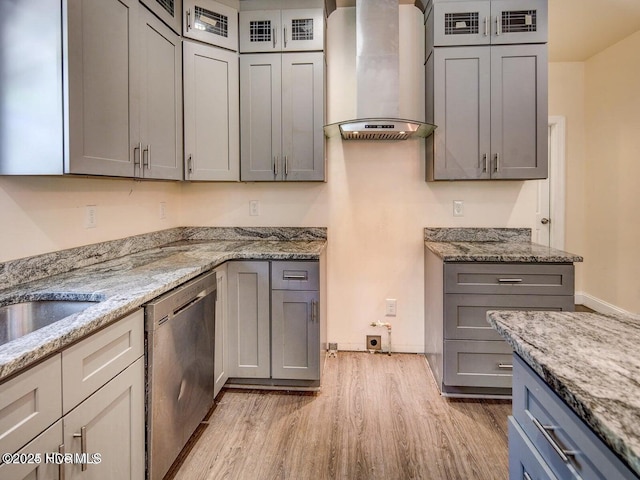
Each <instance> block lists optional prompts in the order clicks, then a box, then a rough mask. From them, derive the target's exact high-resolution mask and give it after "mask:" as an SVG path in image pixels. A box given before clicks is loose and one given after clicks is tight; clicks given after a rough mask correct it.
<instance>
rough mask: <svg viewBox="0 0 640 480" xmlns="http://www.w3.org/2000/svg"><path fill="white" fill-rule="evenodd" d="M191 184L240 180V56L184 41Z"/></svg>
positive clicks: (188, 177)
mask: <svg viewBox="0 0 640 480" xmlns="http://www.w3.org/2000/svg"><path fill="white" fill-rule="evenodd" d="M183 47H184V135H185V137H184V158H185V179H186V180H210V181H212V180H218V181H238V180H239V179H240V132H239V123H240V119H239V116H240V105H239V102H240V100H239V92H238V82H239V78H238V55H237V54H236V53H235V52H230V51H228V50H223V49H221V48H217V47H212V46H209V45H203V44H199V43H195V42H191V41H184V42H183Z"/></svg>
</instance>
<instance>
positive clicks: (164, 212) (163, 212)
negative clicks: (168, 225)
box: [160, 202, 167, 220]
mask: <svg viewBox="0 0 640 480" xmlns="http://www.w3.org/2000/svg"><path fill="white" fill-rule="evenodd" d="M165 218H167V202H160V219H161V220H164V219H165Z"/></svg>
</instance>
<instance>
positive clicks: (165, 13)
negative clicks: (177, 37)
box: [140, 0, 182, 34]
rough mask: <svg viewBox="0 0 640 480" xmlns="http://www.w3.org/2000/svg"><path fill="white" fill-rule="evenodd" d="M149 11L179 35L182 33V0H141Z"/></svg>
mask: <svg viewBox="0 0 640 480" xmlns="http://www.w3.org/2000/svg"><path fill="white" fill-rule="evenodd" d="M140 1H141V2H142V3H144V4H145V5H146V6H147V8H149V10H151V11H152V12H153V13H155V14H156V16H158V18H160V19H161V20H162V21H163V22H164V23H166V24H167V25H169V26H170V27H171V28H172V29H173V31H174V32H176V33H177V34H180V33H182V32H181V24H182V0H140Z"/></svg>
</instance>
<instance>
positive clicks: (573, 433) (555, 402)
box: [513, 355, 638, 480]
mask: <svg viewBox="0 0 640 480" xmlns="http://www.w3.org/2000/svg"><path fill="white" fill-rule="evenodd" d="M513 364H514V371H513V375H514V378H513V416H514V417H515V419H516V420H517V422H518V424H519V425H520V426H521V427H522V430H523V431H524V432H525V434H526V435H527V437H528V438H529V440H530V441H531V443H532V444H533V445H534V447H535V448H536V450H537V451H538V452H539V453H540V455H541V456H542V457H543V458H544V459H545V461H546V463H547V464H548V465H549V466H550V467H551V469H552V470H553V472H554V473H555V474H556V476H558V477H559V478H585V479H586V478H594V479H602V480H606V479H611V478H621V479H623V478H624V479H627V478H628V479H634V478H638V477H636V476H635V475H634V474H633V473H632V472H631V471H630V470H629V469H628V468H627V467H626V466H625V465H624V464H623V463H622V462H621V461H620V460H619V459H618V458H617V457H616V456H615V455H614V454H613V453H612V452H611V450H609V448H608V447H607V446H606V445H605V444H604V443H603V442H602V441H601V440H600V439H599V438H598V437H597V436H596V435H595V434H594V433H593V431H592V430H591V429H590V428H589V427H588V426H587V425H586V424H585V423H584V422H583V421H582V420H581V419H580V418H578V416H577V415H576V414H575V413H573V411H571V410H570V409H569V407H568V406H567V405H566V404H565V403H564V402H563V401H562V399H560V397H558V396H557V395H556V394H555V393H554V392H553V391H552V390H551V389H550V388H549V386H548V385H546V383H544V381H543V380H542V379H540V377H538V375H537V374H536V373H535V372H533V370H531V368H529V366H527V365H526V364H525V363H524V361H523V360H522V359H521V358H520V357H518V356H517V355H514V359H513ZM544 427H547V428H544ZM560 451H572V452H574V453H573V455H571V454H569V455H565V454H564V453H560Z"/></svg>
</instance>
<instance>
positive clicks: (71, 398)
mask: <svg viewBox="0 0 640 480" xmlns="http://www.w3.org/2000/svg"><path fill="white" fill-rule="evenodd" d="M143 354H144V313H143V310H142V309H139V310H137V311H136V312H135V313H132V314H131V315H129V316H128V317H125V318H123V319H121V320H118V321H117V322H115V323H114V324H112V325H111V326H109V327H107V328H105V329H104V330H101V331H99V332H97V333H95V334H93V335H91V336H90V337H88V338H86V339H85V340H82V341H81V342H79V343H77V344H75V345H73V346H72V347H70V348H68V349H66V350H64V351H63V352H62V369H63V372H64V375H63V377H62V382H63V390H64V398H63V407H64V413H65V414H66V413H67V412H68V411H69V410H71V409H72V408H74V407H75V406H76V405H78V404H79V403H80V402H81V401H83V400H84V399H85V398H87V397H88V396H89V395H91V394H92V393H93V392H95V391H96V390H97V389H98V388H100V387H101V386H102V385H104V384H105V383H107V382H108V381H109V380H111V379H112V378H113V377H115V376H116V375H117V374H118V373H120V372H121V371H122V370H124V369H125V368H127V367H128V366H129V365H130V364H131V363H133V362H134V361H135V360H136V359H137V358H139V357H140V356H142V355H143Z"/></svg>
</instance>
